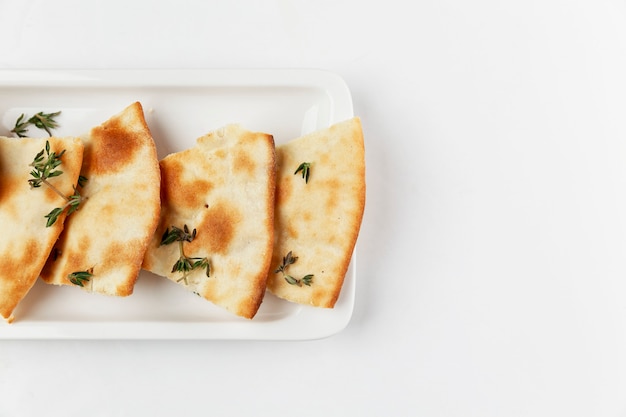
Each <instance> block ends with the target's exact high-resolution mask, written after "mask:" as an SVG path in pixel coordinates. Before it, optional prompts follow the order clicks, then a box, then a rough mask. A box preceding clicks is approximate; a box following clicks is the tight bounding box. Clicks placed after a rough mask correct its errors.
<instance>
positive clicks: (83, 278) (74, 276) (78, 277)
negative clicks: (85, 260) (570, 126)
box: [67, 268, 93, 287]
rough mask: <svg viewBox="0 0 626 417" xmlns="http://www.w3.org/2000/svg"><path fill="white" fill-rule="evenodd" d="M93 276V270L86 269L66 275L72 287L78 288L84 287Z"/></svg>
mask: <svg viewBox="0 0 626 417" xmlns="http://www.w3.org/2000/svg"><path fill="white" fill-rule="evenodd" d="M92 276H93V268H90V269H88V270H87V271H76V272H72V273H71V274H68V275H67V279H69V280H70V282H71V283H72V284H74V285H78V286H79V287H84V286H85V285H84V284H85V282H89V280H90V279H91V277H92Z"/></svg>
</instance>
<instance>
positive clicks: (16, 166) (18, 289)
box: [0, 137, 83, 321]
mask: <svg viewBox="0 0 626 417" xmlns="http://www.w3.org/2000/svg"><path fill="white" fill-rule="evenodd" d="M46 141H48V143H49V144H50V148H49V151H50V153H53V152H54V153H55V154H56V155H59V154H61V153H62V152H63V151H64V150H65V152H64V153H62V155H61V157H60V160H61V165H60V166H58V167H57V169H56V170H57V171H61V172H62V174H61V175H59V176H55V177H52V178H49V179H48V181H49V183H50V184H51V185H53V186H54V187H55V188H56V189H57V190H58V191H59V192H60V193H61V194H63V195H64V196H70V195H72V194H73V193H74V188H73V187H74V186H75V185H76V183H77V181H78V176H79V173H80V167H81V162H82V159H83V144H82V142H81V141H80V139H78V138H70V137H67V138H57V137H51V138H48V139H32V138H21V139H15V138H5V137H0V225H1V226H2V237H3V238H2V239H0V314H1V315H2V317H4V318H5V319H7V320H9V321H11V320H12V318H13V310H14V309H15V307H16V306H17V305H18V303H19V302H20V300H22V299H23V298H24V297H25V296H26V294H27V293H28V291H29V290H30V289H31V287H32V286H33V285H34V283H35V281H36V280H37V277H38V276H39V273H40V271H41V269H42V268H43V266H44V263H45V262H46V259H47V258H48V255H49V253H50V252H51V250H52V246H53V245H54V242H55V241H56V240H57V238H58V237H59V234H60V233H61V231H62V230H63V226H64V222H65V220H66V211H64V212H63V213H62V214H61V215H60V216H59V217H58V218H57V220H56V222H55V223H54V224H52V225H51V226H49V227H46V223H47V219H46V217H45V216H46V215H47V214H48V213H50V212H51V211H52V210H53V209H55V208H60V207H63V206H64V205H65V203H66V201H65V200H64V199H63V197H62V196H60V195H58V194H57V193H56V192H55V191H53V189H52V188H51V187H48V186H46V185H42V186H41V187H38V188H31V186H30V184H29V182H28V180H29V179H31V178H34V177H33V176H31V175H30V173H31V170H33V168H32V167H31V166H30V164H31V163H32V162H33V160H34V158H35V156H36V155H37V154H38V153H39V152H40V151H44V150H45V147H46ZM46 157H47V156H46V155H45V154H44V158H46Z"/></svg>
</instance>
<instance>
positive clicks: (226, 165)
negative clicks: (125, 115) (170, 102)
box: [143, 125, 275, 319]
mask: <svg viewBox="0 0 626 417" xmlns="http://www.w3.org/2000/svg"><path fill="white" fill-rule="evenodd" d="M160 164H161V173H162V184H161V205H162V210H161V219H160V223H159V226H158V228H157V232H156V234H155V236H154V238H153V239H152V242H151V243H150V246H149V247H148V250H147V252H146V256H145V259H144V263H143V267H144V269H146V270H148V271H151V272H153V273H155V274H157V275H160V276H164V277H167V278H168V279H170V280H172V281H174V282H177V283H178V284H180V285H182V286H183V287H185V288H186V289H187V290H189V291H192V292H194V293H196V294H198V295H200V296H201V297H204V298H205V299H207V300H209V301H211V302H213V303H214V304H215V305H218V306H220V307H222V308H224V309H226V310H228V311H230V312H232V313H234V314H236V315H238V316H241V317H245V318H248V319H251V318H253V317H254V316H255V315H256V313H257V311H258V309H259V307H260V305H261V302H262V300H263V297H264V295H265V288H266V280H267V268H268V267H269V263H270V259H271V255H272V244H273V231H274V223H273V220H274V191H275V148H274V138H273V136H271V135H269V134H266V133H261V132H253V131H249V130H247V129H245V128H243V127H241V126H239V125H227V126H225V127H223V128H221V129H218V130H216V131H214V132H211V133H209V134H207V135H205V136H202V137H200V138H199V139H198V140H197V144H196V145H195V147H193V148H190V149H187V150H184V151H181V152H178V153H174V154H171V155H169V156H167V157H165V158H164V159H163V160H161V163H160ZM185 226H186V227H187V232H188V234H189V235H193V238H189V240H184V241H181V242H178V241H175V242H173V243H171V244H167V245H161V241H162V238H163V236H164V234H166V233H167V232H168V231H170V232H171V231H172V230H173V229H172V228H173V227H176V228H178V229H179V230H184V228H185ZM194 231H195V234H194ZM181 246H182V251H183V252H184V255H185V257H188V258H190V259H194V261H193V262H194V263H195V262H197V261H199V260H202V259H205V258H206V261H207V265H206V267H197V268H194V269H193V270H191V271H187V272H185V271H183V270H176V269H175V268H174V270H173V266H174V265H175V264H176V263H177V261H178V260H179V259H180V257H181V254H182V253H181ZM207 272H208V274H207Z"/></svg>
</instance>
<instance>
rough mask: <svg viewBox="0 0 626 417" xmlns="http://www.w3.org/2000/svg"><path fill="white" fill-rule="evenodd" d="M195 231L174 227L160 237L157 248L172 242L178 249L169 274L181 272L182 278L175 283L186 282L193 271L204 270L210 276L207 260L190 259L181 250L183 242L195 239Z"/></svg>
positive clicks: (185, 226)
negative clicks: (175, 243)
mask: <svg viewBox="0 0 626 417" xmlns="http://www.w3.org/2000/svg"><path fill="white" fill-rule="evenodd" d="M196 234H197V231H196V229H193V231H191V232H190V231H189V227H187V225H186V224H185V225H184V226H183V228H182V229H181V228H178V227H176V226H172V228H171V229H170V228H167V229H165V232H164V233H163V235H162V236H161V243H160V244H159V246H164V245H169V244H171V243H174V242H178V249H179V253H180V255H179V258H178V260H177V261H176V262H175V263H174V266H172V270H171V272H172V273H174V272H182V273H183V276H182V277H181V278H180V279H178V280H177V281H176V282H181V281H185V284H188V282H187V276H188V275H189V273H190V272H191V271H193V270H195V269H206V276H207V277H208V276H210V275H209V274H210V270H211V267H210V265H209V259H208V258H190V257H188V256H187V255H185V250H184V248H183V243H184V242H192V241H193V240H194V239H195V238H196Z"/></svg>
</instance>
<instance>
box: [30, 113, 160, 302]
mask: <svg viewBox="0 0 626 417" xmlns="http://www.w3.org/2000/svg"><path fill="white" fill-rule="evenodd" d="M83 141H84V144H85V155H84V162H83V168H82V172H81V175H82V176H84V177H86V178H87V181H86V183H85V184H84V186H83V187H82V189H81V190H80V192H81V195H82V196H83V197H85V198H86V200H85V201H84V202H83V203H82V204H81V207H80V209H79V210H78V211H77V212H75V213H73V214H72V215H71V216H70V217H69V218H68V222H67V224H66V228H65V230H64V231H63V233H62V234H61V237H60V238H59V241H58V242H57V244H56V245H55V247H54V249H53V251H52V253H51V255H50V258H49V260H48V262H47V264H46V266H45V268H44V270H43V271H42V274H41V275H42V278H43V279H44V281H45V282H47V283H49V284H56V285H75V286H80V287H82V288H83V289H84V290H86V291H89V292H95V293H101V294H107V295H115V296H127V295H130V294H132V292H133V289H134V285H135V281H136V279H137V276H138V274H139V271H140V270H141V262H142V260H143V255H144V252H145V250H146V247H147V245H148V242H149V241H150V239H151V238H152V235H153V234H154V230H155V228H156V226H157V223H158V220H159V211H160V197H159V195H160V191H159V189H160V171H159V163H158V158H157V152H156V147H155V144H154V140H153V138H152V135H151V133H150V129H149V128H148V125H147V124H146V121H145V119H144V113H143V109H142V106H141V104H140V103H138V102H136V103H133V104H132V105H130V106H128V107H127V108H125V109H124V110H123V111H122V112H120V113H118V114H116V115H114V116H112V117H111V118H110V119H109V120H107V121H106V122H104V123H103V124H102V125H100V126H97V127H94V128H93V129H92V130H91V132H90V133H89V135H87V136H86V137H85V138H83ZM75 273H89V274H90V275H87V276H83V278H85V279H80V276H78V277H77V276H76V275H71V274H75Z"/></svg>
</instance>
